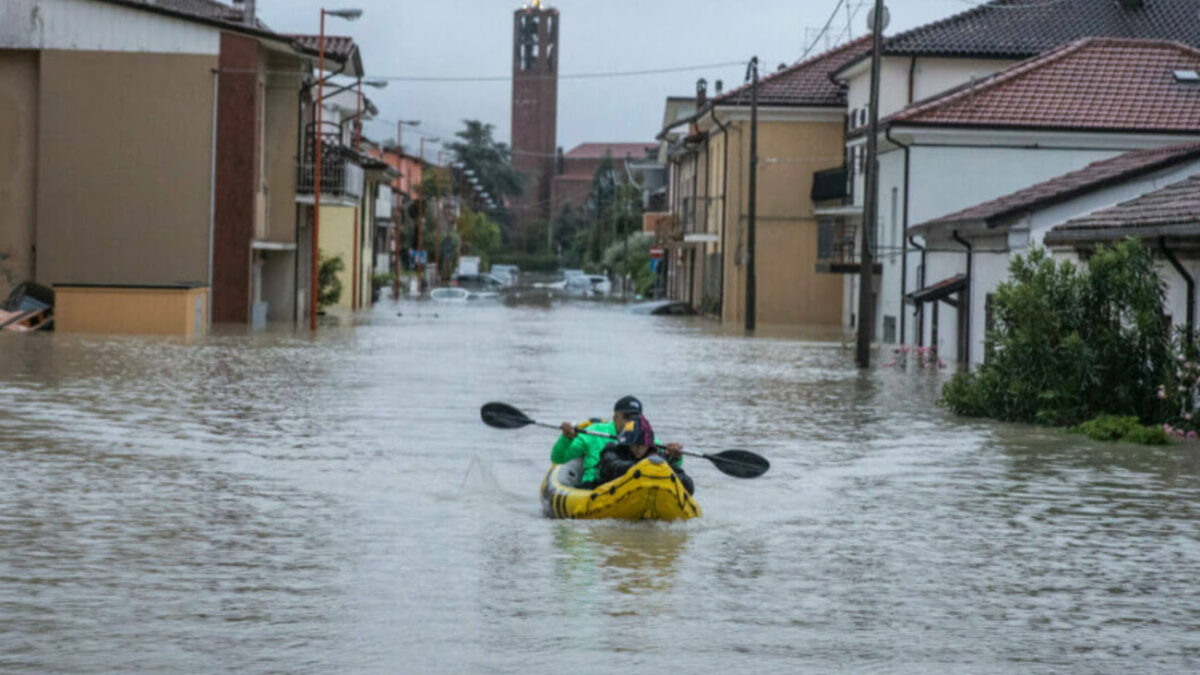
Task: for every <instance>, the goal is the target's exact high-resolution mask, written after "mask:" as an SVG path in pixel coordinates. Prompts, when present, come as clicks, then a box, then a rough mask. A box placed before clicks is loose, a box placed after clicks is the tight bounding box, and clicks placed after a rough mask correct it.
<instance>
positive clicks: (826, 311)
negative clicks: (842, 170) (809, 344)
mask: <svg viewBox="0 0 1200 675" xmlns="http://www.w3.org/2000/svg"><path fill="white" fill-rule="evenodd" d="M868 47H869V41H867V40H866V39H865V38H863V39H859V40H855V41H853V42H851V43H848V44H846V45H843V46H841V47H838V48H836V49H833V50H831V51H829V52H826V53H824V54H821V55H819V56H816V57H814V58H812V59H809V60H806V61H803V62H801V63H798V64H796V65H794V66H792V67H791V68H787V69H784V70H781V71H779V72H776V73H772V74H771V75H768V76H766V77H764V78H763V79H762V81H761V82H760V84H759V91H758V156H759V161H758V167H757V172H758V173H757V183H758V189H757V204H756V212H757V217H756V227H755V233H756V246H755V248H756V251H755V252H754V253H755V255H756V264H755V267H756V274H755V278H756V286H757V296H756V304H755V312H756V316H757V322H758V323H762V324H784V325H796V324H815V325H838V324H839V323H841V318H842V281H841V279H840V278H838V277H834V276H831V275H825V274H821V273H819V272H818V269H817V261H818V251H819V248H820V246H821V245H822V233H821V231H820V228H819V227H818V223H817V219H816V217H815V216H814V214H813V201H812V193H813V190H812V188H813V173H814V171H818V170H822V169H828V168H834V167H838V166H840V165H841V164H842V154H843V146H844V142H845V141H844V129H845V118H844V110H845V90H844V88H843V87H840V86H838V85H836V84H834V83H833V82H832V81H831V80H830V79H829V74H830V73H832V72H833V71H834V70H836V69H837V68H840V67H841V66H842V65H844V64H845V63H847V62H848V61H849V60H851V59H853V58H855V57H857V56H858V55H859V54H860V53H862V52H863V51H865V50H866V49H867V48H868ZM750 102H751V100H750V90H749V88H748V87H742V88H739V89H736V90H733V91H730V92H728V93H725V94H722V95H720V96H718V97H716V98H715V99H712V100H704V89H703V88H701V89H700V90H699V92H698V100H697V111H698V112H696V113H694V114H693V115H692V116H691V117H689V118H687V119H686V120H683V121H682V122H677V123H675V124H673V125H670V126H668V127H667V129H664V133H663V134H660V138H665V137H666V134H667V133H669V132H670V131H671V130H672V128H673V127H675V126H682V124H683V123H686V125H687V129H688V132H687V133H686V134H684V135H682V136H681V137H680V138H679V140H678V141H676V142H675V143H672V144H671V148H670V150H669V161H670V177H669V181H668V190H669V193H670V197H669V208H670V212H671V214H672V217H671V218H670V219H669V221H668V223H669V224H668V226H667V227H665V228H661V229H660V239H661V240H662V243H664V244H665V245H666V247H667V249H668V251H667V260H668V262H667V265H668V267H667V289H668V295H669V296H670V297H671V298H674V299H678V300H684V301H686V302H688V303H690V304H691V305H692V306H694V307H695V308H696V309H698V310H700V311H703V312H706V313H710V314H715V315H717V316H719V317H720V318H721V320H722V322H728V323H731V324H736V323H741V322H743V321H744V320H745V313H746V312H745V307H746V305H745V303H746V269H747V264H746V263H747V260H748V256H749V255H750V251H749V250H748V242H747V228H748V225H749V203H750V193H749V172H750V117H751V110H750Z"/></svg>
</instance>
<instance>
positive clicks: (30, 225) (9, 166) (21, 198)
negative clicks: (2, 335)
mask: <svg viewBox="0 0 1200 675" xmlns="http://www.w3.org/2000/svg"><path fill="white" fill-rule="evenodd" d="M37 88H38V57H37V53H36V52H30V51H8V50H4V51H0V157H3V160H2V161H0V300H3V299H4V298H6V297H8V294H9V292H10V291H11V290H12V286H13V285H14V284H18V283H20V282H22V281H26V280H28V279H34V278H36V277H35V269H34V248H33V246H34V241H35V237H36V232H37V229H36V220H35V219H36V215H37V214H36V209H35V205H36V203H37V201H36V196H37V192H36V175H37Z"/></svg>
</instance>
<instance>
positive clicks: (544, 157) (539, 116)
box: [511, 1, 559, 241]
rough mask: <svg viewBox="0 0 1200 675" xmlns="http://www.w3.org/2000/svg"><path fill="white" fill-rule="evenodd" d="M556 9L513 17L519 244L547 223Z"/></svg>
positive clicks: (528, 9)
mask: <svg viewBox="0 0 1200 675" xmlns="http://www.w3.org/2000/svg"><path fill="white" fill-rule="evenodd" d="M558 29H559V16H558V10H557V9H553V8H550V7H543V6H542V5H541V3H540V2H538V1H535V2H534V3H533V4H532V5H527V6H525V7H524V8H522V9H518V10H517V11H516V12H514V13H513V71H512V73H513V79H512V127H511V128H512V134H511V135H512V164H513V168H514V169H516V170H517V171H518V172H519V173H521V174H522V175H523V176H524V177H525V190H524V193H523V194H522V195H521V196H520V197H519V198H517V199H516V200H515V202H514V203H513V205H512V211H513V216H514V219H515V224H516V229H517V232H516V233H514V234H516V236H517V237H518V238H519V239H521V240H523V241H524V240H526V239H529V238H530V237H536V236H538V233H539V232H542V231H544V230H545V228H546V226H547V224H548V223H549V222H550V217H551V211H550V201H551V190H552V187H551V185H552V181H553V179H554V175H555V166H554V164H555V161H554V160H555V148H556V147H557V143H558V136H557V133H558V132H557V125H558V58H559V42H558Z"/></svg>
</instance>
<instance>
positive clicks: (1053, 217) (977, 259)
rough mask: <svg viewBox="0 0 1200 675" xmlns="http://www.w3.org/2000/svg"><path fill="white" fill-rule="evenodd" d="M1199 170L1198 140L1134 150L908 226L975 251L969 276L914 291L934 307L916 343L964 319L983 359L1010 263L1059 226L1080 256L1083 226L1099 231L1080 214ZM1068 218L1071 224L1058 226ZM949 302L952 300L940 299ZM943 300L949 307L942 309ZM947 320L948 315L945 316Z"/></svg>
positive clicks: (1177, 312) (1178, 303) (1171, 277)
mask: <svg viewBox="0 0 1200 675" xmlns="http://www.w3.org/2000/svg"><path fill="white" fill-rule="evenodd" d="M1197 174H1200V144H1196V143H1190V144H1184V145H1173V146H1166V147H1161V148H1153V149H1149V150H1136V151H1133V152H1127V153H1123V154H1121V155H1117V156H1116V157H1113V158H1111V159H1106V160H1101V161H1097V162H1093V163H1091V164H1088V165H1087V166H1085V167H1083V168H1082V169H1079V170H1077V171H1072V172H1070V173H1066V174H1063V175H1061V176H1056V177H1054V178H1051V179H1050V180H1047V181H1043V182H1041V183H1037V184H1034V185H1031V186H1029V187H1027V188H1024V189H1021V190H1018V191H1016V192H1013V193H1010V194H1007V195H1003V196H1001V197H998V198H996V199H992V200H989V201H986V202H983V203H981V204H977V205H974V206H971V207H969V208H966V209H963V210H961V211H957V212H955V213H951V214H947V215H945V216H942V217H940V218H935V219H933V220H931V221H928V222H924V223H919V224H917V225H915V226H913V227H912V228H910V229H909V233H910V235H911V236H914V237H923V238H924V237H928V238H929V239H930V240H931V241H933V240H937V239H943V238H944V236H938V235H935V234H933V233H936V232H946V231H950V232H957V233H958V237H959V238H960V239H961V240H963V241H964V242H966V244H967V245H969V246H970V247H971V251H972V253H971V258H972V260H971V266H970V270H969V274H968V273H967V271H964V272H963V273H962V274H955V275H953V276H951V277H948V278H947V279H942V280H938V281H940V282H941V283H940V284H939V283H934V284H932V285H930V286H928V287H926V289H927V290H924V289H923V290H918V291H915V292H912V293H909V296H911V297H913V298H914V299H915V300H917V301H918V302H921V303H927V304H926V305H925V306H926V307H928V308H929V310H930V312H929V313H930V317H931V320H930V321H929V323H928V327H929V332H928V333H925V334H921V335H919V336H918V342H919V343H922V344H923V343H925V342H926V341H928V343H929V344H939V343H942V342H943V340H942V339H941V338H940V335H939V333H940V331H941V330H942V328H941V326H942V325H945V324H952V325H954V326H955V327H957V326H958V325H960V323H964V322H965V323H966V331H967V332H966V333H963V334H965V335H969V337H968V340H969V344H970V348H969V349H968V350H966V353H969V354H970V360H971V365H972V366H975V365H978V364H980V363H982V362H983V360H984V337H985V334H986V332H987V331H988V330H991V328H992V321H991V316H990V312H989V310H988V308H989V307H990V306H991V301H990V298H991V295H992V293H994V292H995V290H996V288H997V287H998V286H999V285H1000V284H1001V283H1002V282H1004V281H1007V280H1008V279H1009V273H1008V269H1009V264H1010V263H1011V262H1012V259H1013V258H1014V257H1015V256H1018V255H1023V254H1025V253H1028V251H1029V250H1030V249H1031V248H1032V247H1034V246H1040V245H1043V244H1045V243H1046V241H1045V240H1046V238H1047V237H1048V236H1049V233H1050V232H1052V231H1053V232H1056V233H1058V234H1057V235H1056V236H1058V238H1059V240H1060V241H1059V245H1060V249H1061V250H1062V251H1064V252H1067V253H1069V254H1070V255H1068V256H1067V257H1070V258H1072V259H1078V256H1076V255H1074V249H1072V244H1071V243H1070V242H1071V241H1072V240H1071V237H1072V236H1075V237H1080V236H1082V235H1083V234H1085V230H1087V233H1091V229H1094V228H1083V227H1081V225H1082V222H1083V221H1082V220H1081V219H1082V218H1084V217H1090V215H1089V214H1093V213H1094V212H1097V211H1101V210H1103V209H1106V208H1108V207H1110V206H1114V205H1116V204H1118V203H1121V202H1125V201H1128V200H1131V199H1136V198H1140V197H1141V196H1142V195H1144V194H1146V193H1150V192H1154V191H1156V190H1159V189H1161V188H1164V187H1166V186H1168V185H1171V184H1174V183H1178V182H1180V181H1183V180H1186V179H1188V178H1189V177H1191V176H1195V175H1197ZM1068 221H1070V222H1071V223H1072V225H1070V226H1069V227H1059V226H1062V225H1063V223H1066V222H1068ZM1066 230H1072V232H1071V233H1067V232H1066ZM1117 231H1118V230H1116V229H1104V230H1103V234H1104V235H1105V236H1106V237H1109V240H1111V238H1112V237H1110V236H1109V235H1113V236H1115V234H1114V233H1116V232H1117ZM1142 232H1143V233H1144V232H1146V231H1142ZM1089 236H1090V234H1089ZM1102 240H1103V239H1094V238H1092V239H1088V238H1086V237H1084V238H1083V239H1080V240H1079V241H1078V243H1079V244H1080V246H1081V248H1086V247H1087V246H1090V245H1091V244H1094V243H1096V242H1097V241H1102ZM1051 243H1054V242H1053V240H1052V241H1051ZM1147 243H1148V245H1150V246H1151V248H1156V249H1157V248H1160V246H1159V242H1156V241H1148V242H1147ZM959 248H962V246H961V245H960V246H959ZM959 255H960V256H961V253H960V254H959ZM1060 257H1061V256H1060ZM1163 264H1164V266H1165V265H1166V262H1165V261H1164V263H1163ZM1162 276H1163V278H1164V279H1165V280H1167V284H1168V287H1169V288H1170V289H1171V292H1170V293H1169V294H1168V295H1169V298H1170V304H1171V305H1172V307H1173V311H1172V314H1173V315H1174V316H1175V317H1176V318H1177V319H1181V318H1182V317H1183V316H1184V313H1185V307H1186V305H1185V302H1184V300H1183V295H1181V294H1180V293H1179V292H1177V290H1178V289H1177V287H1179V286H1181V284H1180V283H1179V282H1180V280H1179V279H1178V278H1177V277H1176V275H1175V274H1174V273H1173V270H1165V271H1164V273H1163V274H1162ZM943 300H952V301H953V302H952V303H946V302H939V301H943ZM941 304H945V305H946V307H942V308H940V311H939V305H941ZM960 307H965V308H967V309H969V317H970V318H969V321H968V320H966V316H965V313H964V312H960V311H959V308H960ZM939 315H940V317H939ZM941 317H944V318H943V319H942V321H939V320H938V318H941Z"/></svg>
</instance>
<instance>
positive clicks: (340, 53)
mask: <svg viewBox="0 0 1200 675" xmlns="http://www.w3.org/2000/svg"><path fill="white" fill-rule="evenodd" d="M288 37H289V38H291V39H292V40H294V41H295V42H296V44H298V45H300V46H301V47H302V48H303V49H304V51H306V52H308V53H310V54H312V55H314V56H317V55H319V54H320V52H319V50H318V47H319V46H320V41H321V36H320V35H298V34H292V35H288ZM325 58H327V59H333V60H334V61H337V62H339V63H346V61H347V60H348V59H349V60H350V61H351V64H350V66H351V70H350V72H348V73H346V74H347V75H350V76H354V75H359V74H362V72H363V66H362V55H361V54H360V53H359V51H358V45H357V44H355V43H354V38H352V37H349V36H347V35H326V36H325Z"/></svg>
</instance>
